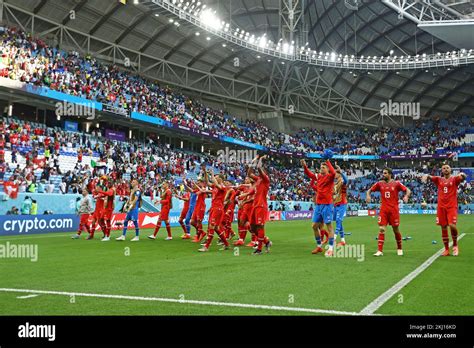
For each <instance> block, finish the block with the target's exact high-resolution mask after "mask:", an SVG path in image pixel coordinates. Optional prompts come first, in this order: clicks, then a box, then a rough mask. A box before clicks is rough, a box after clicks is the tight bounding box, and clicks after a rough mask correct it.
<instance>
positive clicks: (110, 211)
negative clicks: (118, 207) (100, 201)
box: [102, 209, 114, 220]
mask: <svg viewBox="0 0 474 348" xmlns="http://www.w3.org/2000/svg"><path fill="white" fill-rule="evenodd" d="M113 213H114V210H113V209H104V210H103V211H102V218H103V219H104V220H112V215H113Z"/></svg>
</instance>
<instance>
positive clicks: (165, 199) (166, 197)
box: [160, 189, 172, 210]
mask: <svg viewBox="0 0 474 348" xmlns="http://www.w3.org/2000/svg"><path fill="white" fill-rule="evenodd" d="M171 199H172V194H171V190H170V189H166V191H165V193H164V194H163V195H162V196H161V201H160V204H161V210H170V208H171Z"/></svg>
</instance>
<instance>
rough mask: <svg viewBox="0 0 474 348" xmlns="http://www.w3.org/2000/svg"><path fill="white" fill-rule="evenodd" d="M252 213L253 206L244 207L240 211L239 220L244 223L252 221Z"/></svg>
mask: <svg viewBox="0 0 474 348" xmlns="http://www.w3.org/2000/svg"><path fill="white" fill-rule="evenodd" d="M251 211H252V205H251V204H246V205H244V206H243V207H242V209H239V212H238V213H237V218H238V219H239V220H240V221H243V222H247V221H250V213H251Z"/></svg>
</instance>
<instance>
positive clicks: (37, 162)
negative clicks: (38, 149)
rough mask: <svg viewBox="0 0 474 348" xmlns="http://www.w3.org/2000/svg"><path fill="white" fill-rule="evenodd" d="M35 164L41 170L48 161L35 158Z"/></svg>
mask: <svg viewBox="0 0 474 348" xmlns="http://www.w3.org/2000/svg"><path fill="white" fill-rule="evenodd" d="M33 163H34V164H36V165H37V166H38V167H39V168H44V166H45V164H46V159H45V158H35V159H34V160H33Z"/></svg>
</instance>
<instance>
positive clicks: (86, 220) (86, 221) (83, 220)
mask: <svg viewBox="0 0 474 348" xmlns="http://www.w3.org/2000/svg"><path fill="white" fill-rule="evenodd" d="M90 215H91V214H81V221H80V222H79V225H88V224H89V217H90Z"/></svg>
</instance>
